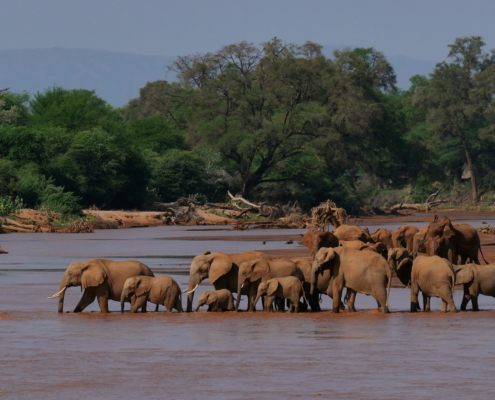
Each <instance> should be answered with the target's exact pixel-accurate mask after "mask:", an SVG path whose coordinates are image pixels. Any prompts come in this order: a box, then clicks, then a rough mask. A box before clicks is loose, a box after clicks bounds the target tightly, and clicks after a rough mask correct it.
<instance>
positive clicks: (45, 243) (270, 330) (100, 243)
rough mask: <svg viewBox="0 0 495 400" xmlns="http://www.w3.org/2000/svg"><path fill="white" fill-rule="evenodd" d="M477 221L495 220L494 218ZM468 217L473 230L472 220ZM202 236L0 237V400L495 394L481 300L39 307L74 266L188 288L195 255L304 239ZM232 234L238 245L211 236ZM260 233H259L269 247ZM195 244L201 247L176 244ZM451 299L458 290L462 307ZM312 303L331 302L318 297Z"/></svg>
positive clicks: (492, 321)
mask: <svg viewBox="0 0 495 400" xmlns="http://www.w3.org/2000/svg"><path fill="white" fill-rule="evenodd" d="M484 218H485V219H483V221H485V222H488V223H490V222H492V225H495V223H494V222H493V219H488V220H487V219H486V218H488V217H484ZM462 222H464V221H462ZM468 223H471V224H473V226H479V225H481V220H479V221H468ZM398 225H400V224H399V223H398V224H397V226H398ZM417 225H420V226H422V225H424V223H418V224H417ZM383 226H384V227H388V228H389V229H393V228H394V227H395V225H394V224H387V225H383ZM201 228H203V229H204V227H197V228H191V227H157V228H138V229H126V230H108V231H97V232H95V233H93V234H65V235H63V234H48V233H47V234H15V235H3V236H2V237H1V239H2V242H1V245H2V247H3V248H4V249H5V250H7V251H9V254H8V255H1V256H0V318H1V319H0V398H2V399H4V398H5V399H19V398H23V399H40V398H54V399H59V398H60V399H62V398H64V399H67V398H69V399H70V398H74V399H80V398H91V399H122V398H150V399H154V398H179V397H181V398H185V399H210V398H211V399H265V398H346V399H363V398H370V399H375V398H380V399H418V398H425V399H426V398H428V399H429V398H432V397H436V398H449V399H457V398H492V396H494V395H495V388H494V386H493V383H492V380H493V378H492V377H493V375H494V373H495V335H494V334H493V331H492V329H494V328H495V299H493V298H491V297H484V296H482V297H480V308H481V309H482V311H480V312H478V313H474V312H470V311H468V312H460V313H458V314H450V313H447V314H443V313H440V312H439V311H438V310H439V309H440V306H441V302H440V301H439V300H438V299H435V300H434V301H432V309H433V310H434V311H433V312H431V313H429V314H421V313H418V314H410V313H408V312H407V309H408V308H409V296H410V293H409V290H407V289H392V292H391V297H390V301H389V303H390V307H391V310H392V313H391V314H389V315H381V314H378V313H376V311H375V310H374V308H375V307H376V302H375V301H374V300H373V298H371V297H367V296H364V295H358V296H357V300H356V307H357V309H358V312H357V313H355V314H349V313H347V312H344V313H341V314H332V313H330V312H322V313H307V314H298V315H288V314H265V313H261V312H256V313H223V314H213V313H205V312H199V313H194V314H177V313H175V314H173V315H167V314H165V313H164V312H160V313H153V312H150V313H147V314H143V315H139V314H134V315H130V314H127V313H126V314H123V315H122V314H120V313H119V312H117V311H119V308H120V305H119V304H118V303H117V302H110V310H111V311H113V312H112V313H110V314H107V315H102V314H101V313H99V312H98V306H97V304H96V303H94V304H92V305H91V306H90V307H88V309H87V311H88V312H85V313H81V314H73V313H64V314H58V313H57V303H58V302H57V300H49V299H47V297H48V296H50V295H52V294H53V293H55V292H57V291H58V284H59V282H60V278H61V277H62V275H63V271H64V270H65V268H66V267H67V266H68V265H69V263H70V262H71V261H79V260H86V259H91V258H94V257H102V258H113V259H128V258H132V259H137V260H140V261H142V262H144V263H146V264H147V265H149V266H150V267H151V268H152V269H154V270H155V271H163V270H167V271H169V272H167V274H168V275H171V276H172V277H173V278H174V279H176V280H177V281H178V282H179V284H180V285H181V287H182V288H185V287H186V286H187V275H185V274H184V273H183V271H184V270H187V269H188V267H189V264H190V262H191V260H192V258H193V257H194V256H195V255H197V254H200V253H202V252H203V251H206V250H210V251H212V252H213V251H224V252H228V253H236V252H242V251H246V250H261V251H263V250H280V249H282V250H283V249H288V250H289V249H290V250H292V249H294V248H302V247H301V246H300V245H299V244H298V242H297V241H296V240H294V244H292V245H289V244H286V243H285V240H283V241H280V240H272V239H273V238H271V237H270V236H272V235H294V234H296V235H298V234H299V233H303V231H295V230H288V231H282V230H277V231H273V230H270V231H263V230H256V231H247V232H246V231H244V232H233V231H231V230H225V227H221V228H220V227H219V228H218V229H215V230H201ZM370 230H371V231H374V228H371V226H370ZM234 235H235V236H241V237H243V238H246V240H243V241H240V240H220V239H221V237H225V238H226V239H232V238H233V236H234ZM258 236H266V240H264V241H265V242H266V244H263V240H261V239H260V240H258ZM192 237H193V238H196V239H197V240H183V239H191V238H192ZM181 238H182V239H181ZM208 238H214V239H215V240H208ZM199 239H201V240H199ZM247 239H253V240H247ZM157 275H159V273H157ZM205 290H211V286H208V285H201V286H200V287H199V288H198V290H197V294H196V296H195V300H196V299H197V298H198V295H199V294H200V293H201V292H202V291H205ZM80 296H81V293H80V291H79V290H78V289H77V288H71V289H69V290H68V291H67V295H66V301H65V309H66V310H72V309H73V308H74V306H75V305H76V304H77V302H78V300H79V298H80ZM461 297H462V295H461V292H459V291H458V292H457V293H456V294H455V302H456V304H457V305H458V306H459V305H460V301H461ZM183 300H184V301H183V302H184V304H185V298H184V299H183ZM244 303H245V301H243V302H242V303H241V307H243V306H244V305H245V304H244ZM128 307H129V306H128V305H127V308H128ZM322 307H323V309H324V310H328V309H330V308H331V303H330V301H329V299H328V298H327V297H326V296H324V298H323V303H322ZM148 308H149V309H150V307H148Z"/></svg>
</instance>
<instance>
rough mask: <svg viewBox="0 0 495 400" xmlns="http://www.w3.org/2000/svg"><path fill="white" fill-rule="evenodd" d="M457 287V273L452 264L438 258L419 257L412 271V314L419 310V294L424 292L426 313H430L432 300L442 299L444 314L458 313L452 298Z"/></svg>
mask: <svg viewBox="0 0 495 400" xmlns="http://www.w3.org/2000/svg"><path fill="white" fill-rule="evenodd" d="M454 286H455V271H454V269H453V267H452V264H451V263H450V262H449V261H448V260H446V259H445V258H441V257H438V256H432V257H425V256H419V257H417V258H416V259H415V260H414V262H413V267H412V270H411V312H416V311H417V310H418V309H419V302H418V293H419V291H420V290H421V292H423V306H424V311H425V312H429V311H430V298H431V297H440V298H441V299H442V312H447V304H448V305H449V307H450V311H451V312H454V313H455V312H457V308H456V307H455V304H454V299H453V298H452V292H453V291H454Z"/></svg>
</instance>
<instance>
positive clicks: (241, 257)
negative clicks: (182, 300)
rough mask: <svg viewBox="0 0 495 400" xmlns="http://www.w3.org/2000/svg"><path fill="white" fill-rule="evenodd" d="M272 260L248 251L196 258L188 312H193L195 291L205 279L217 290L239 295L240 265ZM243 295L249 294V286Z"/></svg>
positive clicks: (190, 283) (193, 262) (188, 289)
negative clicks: (259, 260)
mask: <svg viewBox="0 0 495 400" xmlns="http://www.w3.org/2000/svg"><path fill="white" fill-rule="evenodd" d="M257 259H262V260H271V258H270V256H268V255H266V254H264V253H260V252H257V251H246V252H244V253H240V254H225V253H220V252H217V253H213V254H211V253H210V252H209V251H206V252H204V253H203V254H201V255H199V256H197V257H194V259H193V261H192V263H191V269H190V272H189V285H188V288H187V290H185V291H184V293H185V292H188V295H187V312H191V311H192V304H193V298H194V291H195V290H196V289H197V287H198V286H199V284H200V283H201V282H202V281H203V280H204V279H207V278H208V279H209V280H210V283H211V284H212V285H213V287H214V288H215V289H216V290H220V289H228V290H230V291H231V292H232V293H237V282H238V272H239V265H241V264H242V263H243V262H245V261H250V260H257ZM242 294H246V295H247V294H249V285H245V287H244V288H243V289H242Z"/></svg>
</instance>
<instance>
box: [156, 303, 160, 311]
mask: <svg viewBox="0 0 495 400" xmlns="http://www.w3.org/2000/svg"><path fill="white" fill-rule="evenodd" d="M159 306H160V304H157V305H156V307H155V312H158V307H159Z"/></svg>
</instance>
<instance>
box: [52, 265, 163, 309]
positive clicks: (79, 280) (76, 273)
mask: <svg viewBox="0 0 495 400" xmlns="http://www.w3.org/2000/svg"><path fill="white" fill-rule="evenodd" d="M133 276H154V275H153V272H151V270H150V269H149V268H148V266H146V265H145V264H143V263H141V262H139V261H134V260H128V261H112V260H105V259H102V258H94V259H93V260H89V261H83V262H73V263H71V264H70V265H69V267H68V268H67V270H66V271H65V273H64V276H63V277H62V281H61V282H60V291H59V292H58V293H56V294H54V295H53V296H52V297H49V298H50V299H52V298H56V297H58V298H59V300H58V312H59V313H62V312H64V298H65V291H66V290H67V288H69V287H73V286H81V288H82V289H84V293H83V295H82V297H81V300H79V303H78V304H77V306H76V308H74V312H81V311H83V310H84V309H85V308H86V307H87V306H89V305H90V304H91V303H92V302H93V301H94V300H95V298H97V299H98V305H99V306H100V310H101V312H102V313H107V312H108V300H114V301H119V302H120V298H121V295H122V290H123V289H124V283H125V281H126V280H127V278H131V277H133ZM143 310H144V311H146V308H144V309H143Z"/></svg>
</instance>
